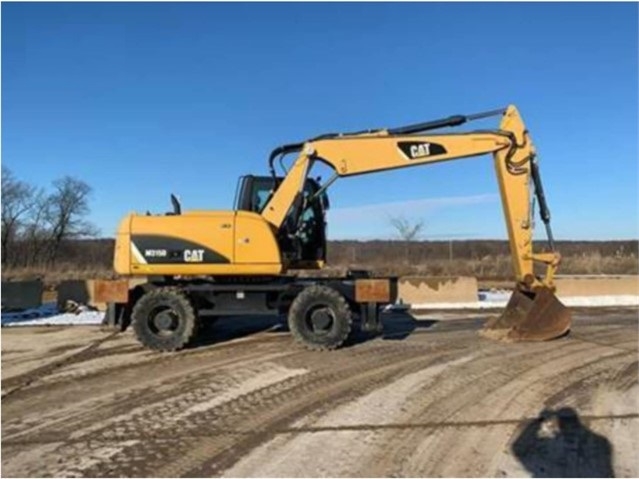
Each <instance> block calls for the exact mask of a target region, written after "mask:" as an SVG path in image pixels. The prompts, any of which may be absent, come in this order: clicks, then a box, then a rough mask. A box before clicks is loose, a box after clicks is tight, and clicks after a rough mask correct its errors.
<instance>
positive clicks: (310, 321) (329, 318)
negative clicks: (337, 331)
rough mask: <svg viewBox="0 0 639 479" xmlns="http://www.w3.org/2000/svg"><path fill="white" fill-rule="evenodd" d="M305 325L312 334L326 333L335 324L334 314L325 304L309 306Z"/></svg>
mask: <svg viewBox="0 0 639 479" xmlns="http://www.w3.org/2000/svg"><path fill="white" fill-rule="evenodd" d="M305 320H306V321H305V322H306V327H307V328H308V329H309V331H311V332H312V333H313V334H319V335H322V334H328V333H329V332H330V331H331V330H332V329H333V325H334V324H335V314H334V313H333V311H332V310H331V309H330V308H329V307H327V306H326V305H318V306H315V307H313V308H310V309H309V310H308V312H307V313H306V317H305Z"/></svg>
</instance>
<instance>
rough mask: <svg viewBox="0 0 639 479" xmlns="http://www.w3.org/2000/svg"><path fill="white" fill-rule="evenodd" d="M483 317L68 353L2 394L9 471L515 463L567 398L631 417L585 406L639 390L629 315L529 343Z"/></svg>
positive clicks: (419, 468)
mask: <svg viewBox="0 0 639 479" xmlns="http://www.w3.org/2000/svg"><path fill="white" fill-rule="evenodd" d="M615 321H616V322H615ZM479 325H480V322H478V321H476V320H464V321H451V322H450V323H445V324H443V323H438V324H437V325H436V327H429V328H428V329H424V330H419V329H415V330H414V331H412V332H411V331H407V333H409V336H408V338H407V339H405V340H403V341H400V340H397V341H396V340H393V339H391V338H389V339H388V340H381V339H376V340H373V341H367V342H362V343H359V342H358V341H355V344H354V345H353V346H351V347H349V348H346V349H342V350H339V351H335V352H331V353H321V352H309V351H305V350H303V349H301V348H299V347H296V346H293V345H292V342H291V340H290V337H289V336H288V335H283V334H274V335H271V334H268V335H266V334H265V335H264V337H260V334H257V335H256V337H255V338H254V337H251V338H243V339H241V340H238V341H231V342H229V343H224V344H216V345H213V346H211V347H204V348H200V349H194V350H190V351H184V352H181V353H178V354H172V355H155V354H151V353H149V354H143V355H142V356H141V357H140V358H138V359H139V362H138V363H136V364H132V365H127V366H122V365H115V366H113V367H111V366H109V367H106V368H102V369H100V370H99V371H95V368H96V365H98V363H96V361H93V362H92V361H88V362H87V363H86V367H87V371H86V372H85V371H84V370H80V371H79V374H78V375H65V374H64V371H65V370H64V368H65V367H67V366H64V365H63V366H61V367H60V369H57V370H56V371H54V373H55V374H53V375H50V376H43V377H46V378H47V381H42V382H37V383H34V384H32V385H31V386H30V387H27V388H23V389H21V390H19V391H17V392H15V394H13V395H12V396H10V397H8V398H7V401H5V399H4V398H3V406H5V405H6V407H5V408H3V413H2V416H3V452H5V455H3V464H2V465H3V475H6V476H11V475H21V476H31V475H66V476H211V475H221V474H227V475H247V476H250V475H253V474H257V475H260V476H267V475H276V476H324V475H331V476H335V475H338V476H340V475H341V476H345V475H347V476H353V475H363V476H380V475H382V476H390V475H411V476H425V475H455V476H463V475H499V474H501V471H506V472H509V475H521V473H522V471H521V470H519V469H516V468H514V466H513V465H512V458H510V457H509V456H508V446H509V444H510V442H511V441H512V440H513V437H514V436H515V435H516V434H517V432H518V431H519V429H520V428H521V427H522V426H523V424H525V423H526V422H528V421H530V420H531V419H532V418H534V417H535V416H536V414H537V413H538V412H539V410H540V409H541V408H542V407H544V406H551V407H554V406H558V405H561V404H573V405H575V406H578V407H579V408H580V412H581V416H582V419H583V420H584V421H586V422H588V423H592V424H593V425H595V426H596V427H604V428H605V427H608V426H605V424H615V425H616V426H614V427H613V429H614V430H615V431H617V432H616V433H615V434H621V433H622V432H623V431H624V430H625V429H624V428H625V427H626V426H625V424H627V423H629V422H630V423H635V424H636V423H638V417H639V414H638V412H637V411H636V410H634V411H633V410H632V409H628V410H625V409H619V408H617V409H615V410H607V409H606V408H605V407H604V406H601V407H599V408H595V409H593V408H591V409H587V408H588V407H590V406H591V404H590V400H589V399H588V397H589V394H588V393H589V392H591V391H592V390H593V388H594V387H596V386H597V384H598V383H602V384H604V385H605V387H606V388H607V389H605V390H604V392H605V393H606V394H607V393H610V394H613V395H614V394H618V393H619V391H621V392H623V391H625V393H623V394H626V396H628V395H631V394H633V391H636V389H635V388H636V371H637V360H636V347H635V348H634V350H633V347H632V344H631V343H630V339H632V338H635V341H636V338H637V330H636V327H637V325H636V321H630V320H629V318H628V316H623V315H622V316H621V317H620V319H618V320H613V321H612V322H611V321H608V322H603V321H598V320H595V319H590V318H589V319H587V320H586V321H581V322H580V321H576V323H575V331H574V332H577V333H578V334H577V335H575V336H576V337H572V336H568V338H564V339H562V340H559V341H555V342H552V343H537V344H519V345H512V344H509V345H507V344H501V343H494V342H491V341H488V340H483V339H479V338H478V337H477V336H476V330H477V328H478V326H479ZM413 329H414V328H413ZM404 333H405V332H404V331H403V330H402V331H397V330H395V331H394V332H393V331H392V330H391V335H390V336H393V335H394V336H395V337H396V338H403V337H404V336H405V334H404ZM107 346H108V345H107ZM98 349H100V348H99V347H98ZM107 349H108V347H107ZM111 353H112V352H110V353H109V354H111ZM97 354H99V353H97ZM111 355H112V354H111ZM94 359H96V358H94ZM73 364H76V366H77V364H78V363H77V362H76V363H73ZM76 366H74V367H76ZM633 375H635V377H634V378H633ZM602 397H604V396H602ZM614 397H616V396H614ZM604 399H606V397H604ZM65 400H67V401H68V404H66V405H63V406H61V407H59V405H56V402H62V401H65ZM593 401H594V399H593ZM601 404H602V405H605V404H606V403H605V402H602V403H601ZM583 408H586V409H583ZM610 427H612V426H610ZM619 431H621V432H619ZM615 437H617V436H615ZM630 444H631V443H630ZM625 447H627V446H625ZM25 454H26V455H25ZM459 458H463V459H464V460H462V461H460V460H459ZM509 461H510V462H509ZM624 467H627V468H626V469H623V470H624V471H630V472H633V471H634V472H635V473H636V472H639V471H635V470H634V469H632V465H630V466H624ZM509 468H510V469H509ZM524 472H525V471H524Z"/></svg>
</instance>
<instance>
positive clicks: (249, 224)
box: [235, 211, 281, 265]
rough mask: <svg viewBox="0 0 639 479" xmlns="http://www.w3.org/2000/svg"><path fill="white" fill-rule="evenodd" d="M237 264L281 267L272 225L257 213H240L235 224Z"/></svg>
mask: <svg viewBox="0 0 639 479" xmlns="http://www.w3.org/2000/svg"><path fill="white" fill-rule="evenodd" d="M235 263H237V264H251V263H252V264H263V263H272V264H277V265H280V263H281V258H280V250H279V247H278V244H277V241H276V239H275V236H274V235H273V231H272V229H271V225H270V224H269V223H267V222H266V220H265V219H264V218H263V217H262V216H260V215H258V214H257V213H251V212H247V211H238V212H237V216H236V222H235Z"/></svg>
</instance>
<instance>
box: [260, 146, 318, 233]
mask: <svg viewBox="0 0 639 479" xmlns="http://www.w3.org/2000/svg"><path fill="white" fill-rule="evenodd" d="M308 164H309V159H308V157H307V156H306V155H305V154H304V153H302V154H301V155H300V156H299V158H297V160H295V163H294V164H293V166H292V167H291V169H290V170H289V171H288V174H287V175H286V177H285V178H284V180H283V181H282V184H281V185H280V186H279V187H278V188H277V191H276V192H275V194H274V195H273V197H272V198H271V199H270V201H269V202H268V203H267V204H266V205H265V206H264V210H263V211H262V216H263V217H264V219H265V220H266V221H268V222H269V223H270V224H271V225H272V226H273V227H274V228H279V227H280V226H281V225H282V223H283V222H284V219H285V218H286V215H287V213H288V211H289V209H290V208H291V206H292V205H293V202H294V201H295V197H296V196H297V194H298V193H301V192H302V190H303V189H304V182H305V180H306V175H307V173H308Z"/></svg>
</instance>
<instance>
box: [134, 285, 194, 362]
mask: <svg viewBox="0 0 639 479" xmlns="http://www.w3.org/2000/svg"><path fill="white" fill-rule="evenodd" d="M131 317H132V320H133V330H134V331H135V335H136V337H137V338H138V341H140V342H141V343H142V344H143V345H145V346H146V347H148V348H150V349H154V350H156V351H177V350H179V349H182V348H183V347H184V346H186V345H187V344H188V343H189V342H190V341H191V340H192V339H193V337H194V336H195V335H196V333H197V329H198V328H197V326H198V318H197V314H196V313H195V310H194V309H193V306H192V305H191V302H190V301H189V299H188V297H187V296H186V295H185V294H184V293H183V292H182V291H180V290H179V289H177V288H170V287H163V288H158V289H153V290H151V291H148V292H147V293H145V294H144V295H143V296H142V297H141V298H140V299H139V300H138V301H137V303H136V304H135V306H134V307H133V312H132V314H131Z"/></svg>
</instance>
